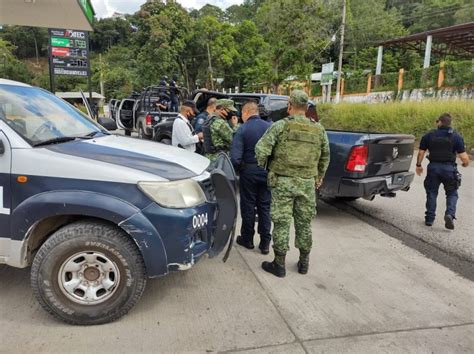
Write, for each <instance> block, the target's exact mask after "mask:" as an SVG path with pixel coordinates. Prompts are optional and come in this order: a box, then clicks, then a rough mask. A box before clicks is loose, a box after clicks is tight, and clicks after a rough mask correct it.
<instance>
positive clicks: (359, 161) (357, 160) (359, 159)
mask: <svg viewBox="0 0 474 354" xmlns="http://www.w3.org/2000/svg"><path fill="white" fill-rule="evenodd" d="M368 155H369V148H368V147H367V145H362V146H354V147H353V148H352V150H351V153H350V154H349V158H348V159H347V163H346V171H349V172H364V171H365V167H366V166H367V156H368Z"/></svg>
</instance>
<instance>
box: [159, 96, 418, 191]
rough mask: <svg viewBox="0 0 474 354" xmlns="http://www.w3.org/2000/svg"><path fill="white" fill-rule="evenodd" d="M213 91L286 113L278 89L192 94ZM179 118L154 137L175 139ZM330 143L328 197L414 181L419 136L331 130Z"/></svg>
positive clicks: (201, 100) (273, 115)
mask: <svg viewBox="0 0 474 354" xmlns="http://www.w3.org/2000/svg"><path fill="white" fill-rule="evenodd" d="M211 97H216V98H230V99H232V100H234V102H235V106H236V107H237V109H238V110H239V114H240V110H241V107H242V105H243V104H245V102H247V101H249V100H255V101H256V102H257V103H258V105H259V109H260V116H261V117H262V118H263V119H269V120H272V121H278V120H280V119H282V118H284V117H286V116H287V106H288V100H289V97H288V96H282V95H273V94H256V93H238V94H228V95H226V94H223V93H219V92H212V91H204V90H201V91H196V92H195V93H194V94H193V99H194V101H195V102H196V106H197V108H198V110H200V111H202V110H204V109H205V107H206V103H207V100H208V99H209V98H211ZM308 110H309V111H310V114H309V118H310V119H313V120H316V119H317V112H316V106H315V104H314V103H313V102H311V101H310V102H309V107H308ZM173 120H174V118H170V119H168V120H166V121H163V122H161V123H159V124H157V125H156V126H155V128H154V140H155V141H158V142H162V143H168V142H170V141H171V133H172V128H173ZM327 132H328V138H329V145H330V149H331V162H330V164H329V167H328V170H327V173H326V177H325V179H324V183H323V185H322V186H321V188H320V189H319V194H320V195H321V196H322V197H324V198H339V199H344V200H355V199H357V198H366V199H369V200H371V199H373V198H374V197H375V196H376V195H381V196H383V197H394V196H395V193H396V192H397V191H407V190H408V189H409V188H410V184H411V182H412V181H413V177H414V173H413V172H410V171H409V170H410V165H411V161H412V158H413V151H414V144H415V138H414V136H412V135H405V134H376V133H367V132H346V131H336V130H328V131H327Z"/></svg>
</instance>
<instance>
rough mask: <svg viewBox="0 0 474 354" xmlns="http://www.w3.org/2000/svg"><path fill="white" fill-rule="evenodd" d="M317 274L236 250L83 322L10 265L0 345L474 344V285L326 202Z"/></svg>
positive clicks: (386, 347)
mask: <svg viewBox="0 0 474 354" xmlns="http://www.w3.org/2000/svg"><path fill="white" fill-rule="evenodd" d="M313 230H314V233H315V237H314V238H315V250H314V252H313V253H312V255H311V268H310V273H309V274H308V275H306V276H302V275H300V274H298V273H297V271H296V266H295V263H296V260H297V257H298V254H297V252H296V251H295V250H294V249H292V250H291V252H290V254H289V256H288V275H287V277H286V278H285V279H278V278H275V277H273V276H271V275H269V274H266V273H264V272H263V271H262V270H261V269H260V263H261V261H262V260H264V259H271V257H270V256H266V257H264V256H262V255H260V254H259V253H257V252H256V251H249V250H246V249H242V248H241V247H239V246H235V249H234V250H233V252H232V254H231V257H230V259H229V261H228V263H226V264H222V262H221V261H220V259H213V260H208V259H207V260H203V261H202V262H200V263H198V264H197V265H196V266H195V267H194V268H193V269H191V270H190V271H187V272H182V273H175V274H171V275H169V276H167V277H164V278H161V279H156V280H152V281H150V282H149V283H148V287H147V290H146V292H145V294H144V296H143V298H142V300H141V301H140V303H139V304H138V306H136V307H135V308H134V309H133V310H132V311H131V312H130V313H129V314H128V315H127V316H125V317H124V318H122V319H121V320H119V321H117V322H115V323H111V324H107V325H102V326H95V327H74V326H68V325H64V324H63V323H61V322H58V321H56V320H54V319H52V318H51V317H50V316H49V315H47V314H46V313H45V312H44V311H43V310H42V309H41V308H40V307H39V305H38V304H37V303H36V301H35V300H34V299H33V297H32V295H31V291H30V289H29V280H28V277H29V274H28V270H18V269H12V268H8V267H5V266H0V284H1V286H0V352H2V353H21V352H31V351H35V352H46V353H53V352H88V353H95V352H102V353H103V352H106V353H107V352H114V353H135V352H182V351H192V352H209V351H244V352H249V353H274V352H277V353H303V352H314V353H320V352H329V353H338V352H360V353H380V352H382V353H384V352H390V353H392V352H404V353H406V352H416V353H420V352H421V353H423V352H429V353H431V352H434V353H447V352H452V353H462V352H472V351H473V350H474V286H473V283H472V282H471V281H469V280H467V279H465V278H462V277H460V276H458V275H456V274H455V273H453V272H452V271H451V270H449V269H447V268H445V267H443V266H442V265H440V264H438V263H436V262H434V261H432V260H430V259H428V258H426V257H424V256H423V255H421V254H420V253H418V252H417V251H415V250H413V249H411V248H409V247H407V246H405V245H403V244H402V243H401V242H400V241H398V240H396V239H393V238H391V237H389V236H387V235H385V234H384V233H383V232H381V231H379V230H378V229H376V228H373V227H371V226H369V225H367V224H366V223H364V222H361V221H360V220H358V219H357V218H355V217H354V216H351V215H349V214H347V213H345V212H342V211H340V210H338V209H336V208H333V207H331V206H328V205H327V204H324V203H321V206H320V208H319V217H318V219H317V220H315V221H314V222H313Z"/></svg>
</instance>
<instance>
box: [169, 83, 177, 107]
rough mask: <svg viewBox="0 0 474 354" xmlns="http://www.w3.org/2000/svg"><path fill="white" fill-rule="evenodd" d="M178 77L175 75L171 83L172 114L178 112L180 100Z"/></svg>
mask: <svg viewBox="0 0 474 354" xmlns="http://www.w3.org/2000/svg"><path fill="white" fill-rule="evenodd" d="M177 81H178V77H177V76H176V75H173V78H172V80H171V81H170V84H169V88H170V100H171V112H178V105H179V98H178V83H177Z"/></svg>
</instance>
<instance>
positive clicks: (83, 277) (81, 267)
mask: <svg viewBox="0 0 474 354" xmlns="http://www.w3.org/2000/svg"><path fill="white" fill-rule="evenodd" d="M58 282H59V287H60V288H61V291H62V292H63V294H64V295H65V296H66V297H67V298H68V299H69V300H71V301H73V302H75V303H77V304H81V305H97V304H100V303H102V302H104V301H107V300H108V299H110V298H111V297H112V296H113V294H114V293H115V291H116V290H117V288H118V285H119V284H120V271H119V268H118V266H117V264H116V263H115V262H114V261H112V260H111V259H110V258H109V257H107V256H106V255H104V254H103V253H101V252H96V251H90V252H79V253H76V254H74V255H73V256H71V257H69V258H68V259H66V261H64V262H63V264H62V265H61V267H60V269H59V273H58Z"/></svg>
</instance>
